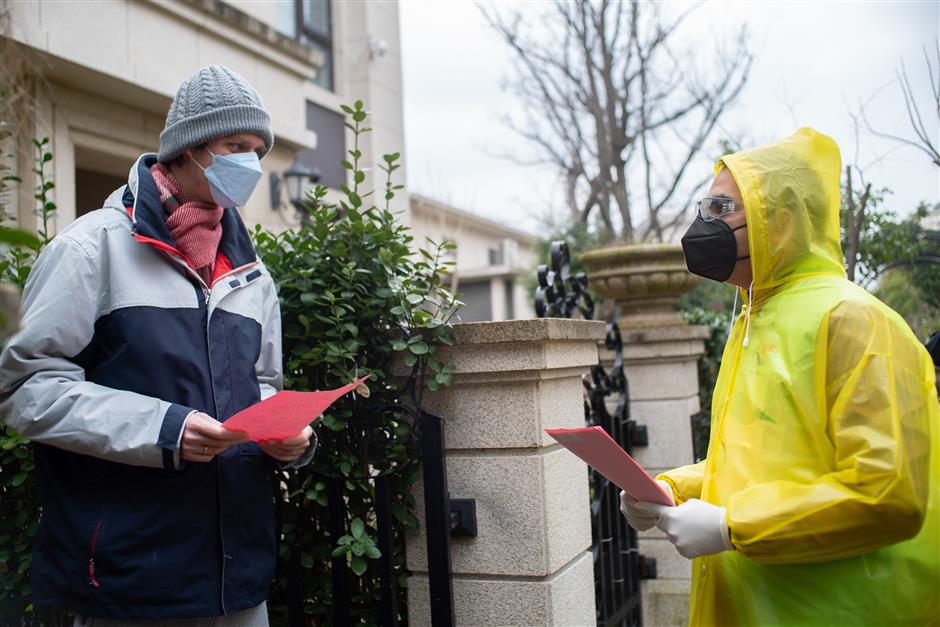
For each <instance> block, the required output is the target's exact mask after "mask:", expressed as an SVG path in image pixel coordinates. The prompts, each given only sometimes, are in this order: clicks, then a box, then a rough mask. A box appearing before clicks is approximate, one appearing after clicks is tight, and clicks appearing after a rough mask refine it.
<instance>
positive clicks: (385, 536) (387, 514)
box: [286, 374, 476, 627]
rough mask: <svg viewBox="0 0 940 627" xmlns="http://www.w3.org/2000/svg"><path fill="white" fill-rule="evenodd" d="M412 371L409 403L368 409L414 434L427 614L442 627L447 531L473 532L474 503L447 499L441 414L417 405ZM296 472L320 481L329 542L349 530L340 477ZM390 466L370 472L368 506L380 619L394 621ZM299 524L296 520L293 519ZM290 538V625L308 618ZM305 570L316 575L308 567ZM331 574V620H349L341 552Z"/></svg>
mask: <svg viewBox="0 0 940 627" xmlns="http://www.w3.org/2000/svg"><path fill="white" fill-rule="evenodd" d="M416 384H417V377H416V375H415V374H413V375H412V377H411V379H410V380H409V382H408V384H407V385H406V387H405V390H406V393H407V394H409V395H410V403H409V404H407V405H406V404H399V403H396V404H394V405H386V406H382V407H378V408H376V409H374V410H373V411H374V412H375V413H376V414H378V413H385V412H395V413H398V414H400V415H401V416H402V418H403V419H406V420H408V421H409V422H410V424H411V426H412V427H413V428H414V430H415V432H416V433H417V434H418V441H419V451H420V455H421V464H422V472H423V478H424V495H423V496H424V508H425V520H424V521H423V527H424V531H425V534H426V540H427V554H428V577H429V585H430V606H431V620H432V623H433V624H434V625H435V626H437V625H441V626H443V627H448V626H450V625H453V624H454V607H453V590H452V584H451V561H450V560H451V547H450V537H451V535H457V534H463V535H476V525H475V509H474V504H473V501H466V500H463V501H458V500H454V501H453V502H452V501H451V500H450V498H449V496H448V493H447V472H446V468H445V465H444V427H443V419H442V418H441V417H440V416H438V415H437V414H434V413H433V412H430V411H428V410H426V409H425V408H423V407H422V406H421V405H420V403H419V402H417V400H416V399H415V395H414V393H413V391H414V388H415V385H416ZM298 472H301V473H305V472H309V473H311V474H314V476H315V477H316V479H317V480H318V481H323V482H324V483H325V484H326V495H327V518H328V521H327V526H328V530H329V536H330V544H331V545H332V546H335V545H336V543H337V541H338V539H339V538H341V537H342V536H344V535H346V534H347V533H349V530H348V529H347V525H346V521H347V516H346V504H345V501H344V497H343V478H341V477H330V476H323V475H320V474H317V473H316V472H315V471H313V470H310V469H308V468H302V469H300V470H299V471H298ZM391 472H394V470H392V471H389V472H385V473H381V472H380V473H378V474H376V475H375V476H373V478H372V481H373V484H374V488H375V491H374V494H375V498H374V512H375V523H376V528H377V531H378V539H377V547H378V549H379V551H380V552H381V556H380V557H379V575H380V580H381V583H380V599H378V601H379V604H380V607H379V608H378V609H379V612H378V614H379V617H380V624H381V625H383V626H384V627H395V626H397V625H398V624H399V620H398V617H399V608H398V607H397V603H398V597H399V594H398V583H397V581H396V576H395V571H394V563H393V554H394V548H395V547H394V542H395V534H396V527H395V522H394V518H393V516H392V501H393V498H392V492H391V490H390V486H389V483H390V480H391V474H390V473H391ZM295 522H296V523H298V527H299V524H300V523H302V521H295ZM294 537H295V544H294V546H291V547H290V556H289V558H288V560H287V573H286V579H287V612H288V625H289V626H290V627H304V626H306V625H307V624H308V622H307V617H306V615H305V613H304V587H303V585H302V577H303V576H304V572H303V569H302V568H301V555H302V547H301V546H300V534H299V533H297V534H294ZM309 576H316V574H313V573H311V574H310V575H309ZM330 576H331V580H332V604H333V606H332V612H331V614H332V616H331V619H332V624H333V625H335V626H338V627H341V626H345V625H350V624H352V622H353V621H352V620H351V617H350V609H349V608H350V593H351V591H350V581H349V577H350V571H349V566H348V565H347V561H346V557H345V556H341V557H334V558H333V559H332V561H331V573H330Z"/></svg>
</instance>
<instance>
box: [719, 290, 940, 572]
mask: <svg viewBox="0 0 940 627" xmlns="http://www.w3.org/2000/svg"><path fill="white" fill-rule="evenodd" d="M824 324H826V323H825V322H824ZM820 353H821V355H820ZM816 359H817V364H818V365H821V366H824V372H825V380H824V381H823V380H821V379H822V377H821V376H820V377H818V378H817V380H818V382H819V387H820V391H819V394H824V395H825V398H824V399H823V398H821V397H820V402H825V403H826V405H827V408H828V421H827V424H826V425H819V426H818V428H819V429H820V430H821V431H822V430H825V433H820V434H819V437H818V441H819V443H820V444H819V446H820V448H821V450H820V453H821V454H822V455H823V458H824V459H826V458H828V459H829V460H830V461H829V462H827V463H828V464H829V466H830V467H829V468H828V472H825V473H823V474H821V475H820V476H817V477H815V478H813V477H808V478H807V480H806V481H793V480H779V481H772V482H766V483H758V484H754V485H751V486H749V487H747V488H745V489H743V490H741V491H739V492H737V493H735V494H733V495H731V497H730V499H729V502H728V507H727V510H728V526H729V528H730V530H731V536H732V543H733V544H734V546H735V548H736V549H737V550H738V551H740V552H741V553H742V554H743V555H745V556H746V557H748V558H751V559H754V560H755V561H760V562H768V563H801V562H803V563H806V562H821V561H830V560H839V559H844V558H848V557H852V556H855V555H859V554H862V553H866V552H868V551H872V550H874V549H877V548H879V547H883V546H886V545H888V544H893V543H895V542H899V541H901V540H905V539H907V538H911V537H913V536H914V535H916V534H917V533H918V531H919V530H920V527H921V524H922V523H923V520H924V515H925V512H926V508H927V494H928V484H929V482H930V476H929V462H930V442H931V437H932V436H931V433H930V424H929V421H930V416H931V412H936V411H937V407H936V405H937V397H936V391H935V390H934V388H933V385H932V384H931V381H932V375H933V372H932V368H929V367H928V364H927V356H926V353H925V352H924V351H923V350H922V348H921V347H920V346H918V345H917V344H916V343H915V342H912V341H911V336H910V335H909V334H907V333H905V331H902V330H901V329H900V328H899V327H898V326H896V325H895V324H894V323H892V321H891V320H890V319H889V318H888V316H886V315H885V314H884V313H883V312H882V311H880V310H879V308H878V307H877V306H876V305H874V304H871V303H866V302H861V301H851V300H850V301H844V302H843V303H841V304H839V305H838V306H836V307H835V308H834V309H833V310H832V311H831V312H830V313H829V316H828V329H823V330H821V331H820V339H819V340H818V341H817V353H816ZM928 370H930V372H928ZM820 371H821V372H822V371H823V370H822V369H820ZM823 388H824V392H823Z"/></svg>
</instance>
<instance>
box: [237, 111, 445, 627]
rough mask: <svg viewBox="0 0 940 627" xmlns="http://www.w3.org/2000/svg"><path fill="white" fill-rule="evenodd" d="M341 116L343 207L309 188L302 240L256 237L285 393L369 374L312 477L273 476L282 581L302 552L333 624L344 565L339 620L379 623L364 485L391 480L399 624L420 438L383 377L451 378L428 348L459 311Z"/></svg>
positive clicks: (305, 574)
mask: <svg viewBox="0 0 940 627" xmlns="http://www.w3.org/2000/svg"><path fill="white" fill-rule="evenodd" d="M344 111H345V112H346V114H347V115H348V117H349V118H350V120H351V121H350V122H349V123H348V124H347V126H348V127H349V129H350V130H351V131H352V133H353V137H354V140H355V143H354V146H353V148H352V149H351V150H349V151H348V152H349V158H348V159H347V160H344V161H343V166H344V167H345V168H346V169H347V170H349V173H350V174H349V180H350V181H351V184H350V186H343V187H342V188H341V192H342V194H341V199H340V200H339V201H338V202H331V201H329V200H328V197H329V196H330V192H329V191H328V190H327V188H325V187H322V186H320V187H317V188H315V189H314V190H313V191H312V193H310V194H309V195H308V202H307V204H306V206H305V207H304V210H303V212H302V224H301V226H300V228H299V229H296V230H290V231H285V232H282V233H273V232H271V231H267V230H264V229H261V228H256V229H255V230H254V233H253V236H254V239H255V245H256V247H257V250H258V254H259V256H260V257H261V259H262V260H263V261H264V263H265V265H266V266H267V268H268V270H269V271H270V272H271V274H272V276H273V277H274V280H275V282H276V284H277V288H278V294H279V297H280V301H281V317H282V327H283V346H284V368H285V381H284V385H285V388H288V389H292V390H316V389H327V388H333V387H337V386H338V385H339V384H342V383H346V382H348V381H350V380H351V379H352V378H353V377H355V376H357V375H358V376H362V375H364V374H369V375H371V378H370V380H369V382H368V386H369V388H370V391H371V393H370V395H369V396H368V398H363V397H362V396H361V395H360V396H354V395H350V396H347V397H344V398H343V399H340V400H339V401H338V402H337V403H336V404H334V405H333V406H332V407H331V408H330V411H329V412H327V413H326V414H324V416H323V417H322V418H321V419H320V420H319V423H318V426H317V427H316V428H317V433H318V436H319V438H320V446H319V449H318V452H317V454H316V456H315V457H314V460H313V462H312V463H311V466H310V467H309V468H308V469H304V470H301V471H297V472H289V473H283V475H282V476H281V478H280V482H281V483H280V485H281V496H280V502H279V507H280V509H281V513H282V519H283V521H284V525H283V538H282V544H281V550H280V553H281V556H280V557H281V565H280V572H281V573H284V572H286V571H287V569H288V566H289V564H288V561H287V560H288V557H289V555H290V554H291V552H292V551H300V563H301V572H302V582H303V596H304V599H305V610H306V611H307V612H308V613H309V614H310V615H311V618H313V620H314V621H315V623H316V624H317V625H327V624H331V611H330V605H331V602H332V592H331V579H330V575H329V573H330V560H331V558H333V557H345V558H346V559H347V563H348V565H349V570H350V589H351V595H350V598H351V609H352V615H351V617H350V621H351V622H353V623H356V622H361V623H365V624H377V623H378V622H379V614H378V611H379V610H378V608H379V600H380V598H381V595H380V589H379V575H378V561H377V560H378V557H379V550H378V548H377V546H376V545H377V541H376V531H377V529H376V521H375V515H374V503H373V501H374V498H375V485H374V481H373V478H374V477H375V476H376V475H379V474H385V475H388V477H389V483H390V491H391V494H392V513H393V516H394V518H395V521H396V523H397V524H396V528H395V531H394V551H393V552H394V555H393V559H394V564H395V573H396V577H397V578H398V583H399V584H400V586H401V588H400V591H399V592H400V598H399V601H398V607H399V608H401V612H402V615H401V619H402V621H404V620H405V619H406V616H405V597H404V584H405V566H404V539H403V532H404V529H405V527H416V526H417V519H416V518H415V516H414V514H413V513H412V507H413V502H412V501H413V499H412V497H411V496H410V488H411V485H412V484H413V483H414V482H415V480H416V478H417V473H418V469H419V466H418V464H419V459H418V452H417V446H418V441H417V435H416V432H415V429H414V425H413V424H411V422H410V421H409V420H407V419H406V418H405V416H404V415H403V414H401V413H398V412H395V411H381V408H382V407H387V406H393V405H394V404H395V403H396V402H398V401H399V400H400V399H401V397H402V395H403V393H404V392H405V390H403V389H402V386H401V381H400V379H401V377H399V378H396V377H395V375H394V374H393V369H394V364H396V363H399V364H402V365H403V366H404V367H407V368H411V370H412V372H413V373H415V374H416V375H423V374H424V373H426V374H427V376H425V377H423V381H424V382H423V386H422V389H430V390H435V389H437V388H438V387H439V386H447V385H450V384H451V383H452V382H453V376H454V374H453V373H454V367H453V366H452V365H450V364H444V363H440V362H439V361H438V360H437V358H436V347H437V346H438V345H440V344H451V343H453V336H452V331H451V327H450V322H451V321H452V320H453V318H454V316H455V315H456V313H457V311H458V309H459V307H460V306H461V305H462V303H460V302H459V301H458V300H457V298H456V297H455V295H453V294H451V293H450V292H448V291H447V290H446V289H445V288H444V278H445V273H446V271H447V270H448V268H450V267H451V265H452V264H451V262H449V261H446V260H445V259H446V253H447V251H448V250H450V249H451V248H452V247H453V245H452V244H449V243H441V244H435V243H433V242H430V244H431V245H430V247H429V249H428V250H424V249H419V250H417V251H415V250H414V245H413V244H414V242H413V241H412V240H413V238H412V236H411V235H410V233H409V229H408V227H407V226H405V225H403V224H401V223H400V222H399V221H398V220H396V217H395V215H394V214H393V213H392V211H391V210H390V209H389V203H390V201H391V200H392V198H393V197H394V196H395V193H396V191H398V190H399V189H401V185H396V184H394V183H393V181H392V175H393V173H394V172H395V171H396V170H398V168H399V167H400V166H399V165H398V160H399V155H398V154H397V153H396V154H390V155H385V157H384V163H383V165H382V166H381V169H382V170H383V171H384V172H385V175H386V180H385V186H384V189H380V190H378V192H377V193H376V192H373V191H368V192H364V191H363V190H362V189H361V184H362V183H363V181H364V180H365V173H364V172H363V170H362V169H361V167H360V160H361V157H362V153H361V151H360V148H359V142H360V140H361V137H362V135H363V134H364V133H367V132H368V131H369V129H368V128H366V127H365V122H366V111H365V110H364V109H363V106H362V103H361V102H357V103H355V105H354V106H353V107H344ZM375 196H378V197H379V198H378V199H376V198H375ZM376 200H378V201H379V203H380V205H381V206H380V207H378V206H376V204H375V201H376ZM399 368H400V369H402V370H405V369H407V368H402V367H401V366H399ZM420 391H421V389H418V390H417V392H418V393H419V394H420ZM330 481H334V482H338V483H339V485H340V486H341V488H342V499H343V500H344V502H345V506H344V509H345V521H344V525H345V528H346V529H347V530H348V533H346V534H344V535H343V536H342V537H339V538H330V537H329V533H328V513H327V489H328V484H329V483H330ZM285 599H286V582H285V581H284V578H283V577H280V578H279V579H278V582H277V584H276V587H275V591H274V593H273V594H272V598H271V601H270V604H271V607H272V611H273V612H274V613H275V614H276V613H277V611H278V606H279V605H281V606H283V604H284V602H285ZM274 618H275V619H276V618H277V616H276V615H275V617H274Z"/></svg>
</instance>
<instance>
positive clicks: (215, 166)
mask: <svg viewBox="0 0 940 627" xmlns="http://www.w3.org/2000/svg"><path fill="white" fill-rule="evenodd" d="M206 150H209V149H208V148H206ZM209 154H210V155H212V163H210V164H209V167H206V168H203V167H202V166H201V165H199V162H198V161H196V160H195V159H193V161H194V162H195V163H196V165H198V166H199V168H200V169H201V170H202V171H203V173H204V174H205V175H206V179H207V180H208V181H209V192H211V193H212V199H213V200H214V201H215V202H217V203H218V204H219V205H220V206H222V207H244V206H245V203H247V202H248V199H249V198H250V197H251V193H252V192H253V191H255V187H256V186H257V185H258V181H260V180H261V176H262V174H263V172H262V171H261V163H260V162H259V161H258V155H257V153H255V152H254V151H249V152H236V153H233V154H230V155H217V154H215V153H214V152H212V151H211V150H209Z"/></svg>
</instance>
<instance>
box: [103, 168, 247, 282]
mask: <svg viewBox="0 0 940 627" xmlns="http://www.w3.org/2000/svg"><path fill="white" fill-rule="evenodd" d="M156 162H157V155H156V153H146V154H143V155H141V156H140V157H138V158H137V161H136V162H135V163H134V165H133V166H132V167H131V171H130V173H129V176H128V179H127V186H125V187H124V190H123V192H122V195H121V203H120V204H121V205H122V206H123V208H124V210H125V211H127V214H128V216H130V219H131V222H132V223H133V231H134V233H135V234H138V235H141V236H143V237H146V238H150V239H154V240H158V241H160V242H162V243H163V244H166V245H167V246H169V247H171V248H175V247H176V242H175V241H173V236H172V235H170V230H169V229H168V228H167V226H166V217H165V212H164V209H163V203H162V202H160V191H159V190H158V189H157V184H156V183H155V182H154V180H153V176H152V175H151V174H150V168H151V167H153V165H154V164H155V163H156ZM221 224H222V239H221V240H220V241H219V251H221V252H222V253H223V254H224V255H225V256H226V257H228V258H229V261H231V262H232V266H233V267H234V268H239V267H241V266H244V265H247V264H250V263H254V262H255V261H256V260H257V255H256V254H255V248H254V246H253V245H252V243H251V237H250V236H249V235H248V229H246V228H245V223H244V222H242V219H241V216H240V215H239V214H238V211H237V210H236V209H235V208H234V207H227V208H226V209H225V211H224V212H223V214H222V221H221Z"/></svg>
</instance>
